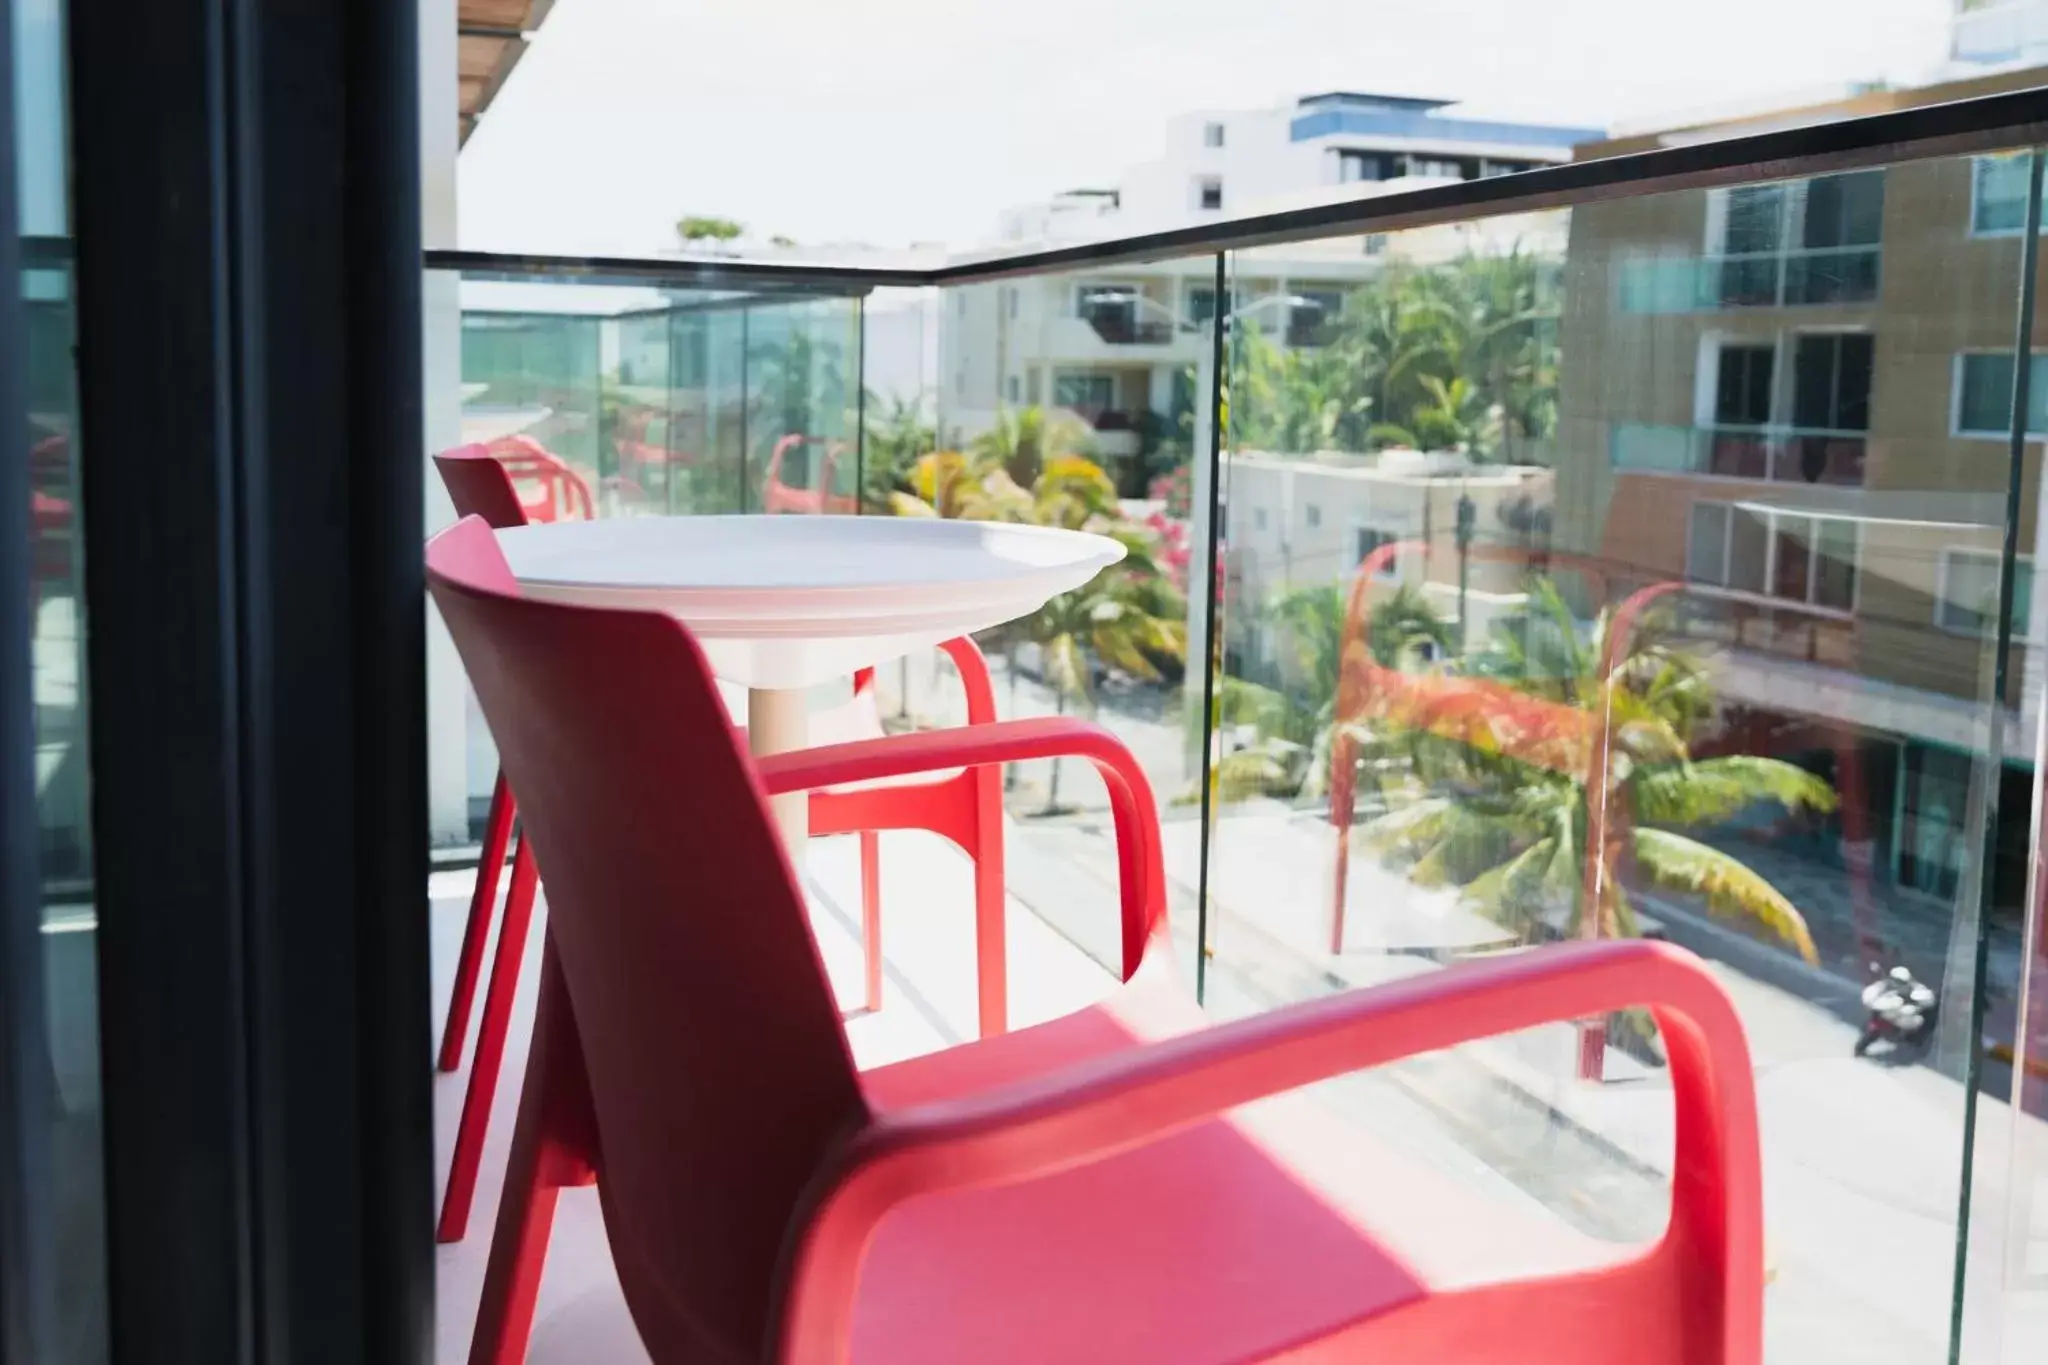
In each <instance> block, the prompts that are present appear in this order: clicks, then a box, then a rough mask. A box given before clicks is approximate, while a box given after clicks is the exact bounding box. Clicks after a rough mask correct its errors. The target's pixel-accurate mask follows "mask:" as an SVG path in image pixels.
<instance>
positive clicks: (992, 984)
mask: <svg viewBox="0 0 2048 1365" xmlns="http://www.w3.org/2000/svg"><path fill="white" fill-rule="evenodd" d="M991 776H992V774H991ZM987 786H988V790H987V791H986V792H984V793H983V794H982V801H983V805H984V807H985V811H986V813H985V814H984V815H983V816H982V818H981V819H979V820H977V821H976V838H975V847H974V849H973V861H974V976H975V983H976V987H977V994H978V1000H977V1004H978V1005H979V1013H980V1022H981V1036H982V1037H984V1038H993V1037H995V1036H996V1035H997V1034H999V1033H1003V1032H1006V1031H1008V1029H1009V1026H1010V1025H1009V1015H1010V1003H1009V995H1010V986H1009V974H1010V965H1009V964H1010V954H1009V930H1008V926H1007V924H1006V922H1005V919H1004V911H1005V905H1004V898H1003V820H1002V788H1001V787H1000V786H999V785H996V784H995V783H994V782H990V783H988V784H987Z"/></svg>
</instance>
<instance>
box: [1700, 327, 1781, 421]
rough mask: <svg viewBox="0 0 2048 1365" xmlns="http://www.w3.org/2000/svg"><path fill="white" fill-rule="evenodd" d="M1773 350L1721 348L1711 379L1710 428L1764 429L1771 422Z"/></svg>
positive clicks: (1744, 347) (1774, 353) (1774, 352)
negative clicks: (1712, 392)
mask: <svg viewBox="0 0 2048 1365" xmlns="http://www.w3.org/2000/svg"><path fill="white" fill-rule="evenodd" d="M1777 358H1778V351H1777V348H1776V347H1775V346H1723V347H1721V348H1720V351H1719V361H1718V363H1719V369H1718V371H1717V372H1716V375H1715V379H1714V425H1715V426H1717V427H1726V426H1742V427H1760V426H1766V425H1768V424H1769V422H1770V420H1771V372H1772V370H1773V369H1774V368H1775V366H1776V364H1777Z"/></svg>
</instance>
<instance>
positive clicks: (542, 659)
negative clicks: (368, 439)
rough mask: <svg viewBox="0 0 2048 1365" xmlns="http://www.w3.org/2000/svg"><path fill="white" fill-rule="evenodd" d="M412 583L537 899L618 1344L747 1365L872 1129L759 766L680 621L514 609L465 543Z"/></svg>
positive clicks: (463, 526)
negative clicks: (819, 1195) (808, 1202)
mask: <svg viewBox="0 0 2048 1365" xmlns="http://www.w3.org/2000/svg"><path fill="white" fill-rule="evenodd" d="M427 567H428V582H429V584H430V587H431V590H432V592H433V594H434V599H435V601H436V602H437V603H438V604H439V606H440V609H441V614H442V616H443V618H444V619H445V620H446V621H447V623H448V629H449V631H450V632H451V633H452V634H453V636H454V638H455V643H456V647H457V648H458V649H459V650H460V651H461V653H462V659H463V662H464V664H465V665H466V666H467V668H468V670H469V675H470V680H471V681H472V683H473V684H474V685H475V687H476V693H477V697H478V699H479V700H480V701H481V702H482V704H483V709H484V715H485V716H486V718H487V719H488V720H489V721H490V725H491V732H492V734H494V735H495V736H496V737H497V741H498V750H499V754H500V757H501V759H502V761H503V763H504V767H505V774H506V776H507V778H508V779H509V780H510V782H511V785H512V789H513V790H514V791H516V792H518V793H519V813H520V819H521V821H522V822H523V826H524V828H525V830H526V832H527V836H528V837H529V838H531V839H532V841H533V848H534V851H535V855H536V857H537V858H538V860H539V865H540V872H541V877H542V880H543V883H544V884H545V886H546V888H547V903H548V930H547V932H548V938H549V942H550V948H551V950H552V951H553V952H554V953H555V954H556V956H557V959H558V961H559V963H560V967H561V971H562V976H563V979H564V981H565V984H566V986H567V995H568V1002H569V1012H570V1014H571V1016H572V1017H573V1021H574V1029H575V1033H576V1036H577V1038H578V1039H579V1040H580V1056H581V1059H582V1065H583V1070H584V1073H585V1076H586V1077H587V1082H588V1089H589V1097H590V1101H591V1109H592V1112H593V1114H594V1116H595V1119H596V1151H595V1152H592V1153H587V1154H584V1155H585V1156H586V1157H587V1159H589V1160H590V1161H591V1164H592V1165H593V1166H594V1167H595V1168H596V1169H597V1171H598V1179H599V1184H600V1188H601V1190H602V1192H603V1199H604V1207H605V1224H606V1230H607V1233H608V1235H609V1237H610V1239H611V1244H612V1252H613V1259H614V1261H615V1263H616V1264H617V1267H618V1272H619V1279H620V1283H621V1285H622V1287H623V1288H624V1289H625V1291H626V1298H627V1303H628V1304H629V1306H630V1307H631V1308H632V1310H633V1316H634V1320H635V1323H636V1324H637V1325H638V1327H639V1328H640V1332H641V1335H642V1336H643V1337H644V1338H645V1339H646V1341H647V1343H648V1346H649V1348H650V1350H652V1352H653V1354H654V1356H655V1358H656V1359H675V1358H682V1359H706V1358H716V1359H726V1358H732V1359H752V1358H754V1357H755V1356H757V1355H758V1354H759V1352H760V1349H761V1343H762V1341H763V1340H765V1334H766V1331H767V1325H768V1313H769V1304H770V1295H771V1281H772V1278H773V1275H774V1271H775V1267H776V1264H777V1259H778V1256H779V1255H780V1253H781V1252H782V1250H783V1245H782V1244H783V1239H784V1237H785V1234H786V1231H787V1229H788V1227H789V1224H790V1221H791V1217H792V1214H793V1212H794V1210H795V1208H796V1205H797V1202H798V1199H799V1196H800V1194H801V1193H802V1192H803V1190H804V1187H805V1185H806V1182H807V1181H809V1180H810V1179H811V1178H812V1176H813V1175H814V1174H815V1173H816V1171H817V1169H818V1166H819V1164H820V1162H821V1161H822V1159H823V1158H824V1156H825V1154H826V1152H827V1149H828V1147H829V1145H830V1144H831V1143H832V1142H833V1141H834V1140H835V1139H836V1138H839V1137H841V1136H843V1135H844V1134H845V1133H847V1132H848V1131H850V1130H851V1129H852V1128H854V1127H857V1126H858V1125H859V1124H861V1123H863V1122H865V1121H866V1118H867V1110H866V1108H865V1105H864V1103H863V1101H862V1099H861V1095H860V1089H859V1085H858V1082H857V1081H856V1079H855V1075H854V1069H853V1062H852V1059H851V1057H850V1056H849V1055H848V1053H847V1049H846V1041H845V1036H844V1034H843V1033H842V1031H841V1028H840V1022H839V1014H838V1009H837V1007H836V1005H835V1003H834V1001H833V998H832V994H831V989H830V986H829V984H828V982H827V980H826V977H825V971H824V966H823V964H822V962H821V961H820V960H819V957H818V953H817V948H816V945H815V944H814V942H813V941H812V938H811V934H810V928H809V924H808V921H807V918H806V913H805V910H804V907H803V902H802V900H801V898H800V896H799V894H798V891H797V887H796V882H795V879H794V878H793V876H792V875H791V871H790V865H789V862H788V859H787V858H786V857H785V855H784V852H783V848H782V843H781V838H780V836H779V834H778V833H777V832H776V829H775V827H774V826H773V825H772V824H771V823H770V820H769V817H768V814H767V808H766V805H765V804H764V801H763V798H762V796H761V790H760V786H759V783H758V782H757V780H756V778H755V776H754V771H753V766H752V764H751V763H750V761H749V760H748V759H747V757H746V756H745V755H744V754H743V753H742V752H741V751H740V749H739V748H738V747H737V745H736V744H735V742H734V738H733V731H732V729H731V727H730V725H729V724H728V722H727V719H726V713H725V708H724V706H723V705H722V704H721V703H720V701H719V697H718V692H717V689H716V686H715V684H714V683H713V681H712V677H711V673H710V670H709V669H708V668H707V667H706V665H705V662H704V656H703V655H702V653H701V652H699V650H698V648H697V644H696V642H695V641H694V640H693V639H691V637H690V635H689V633H688V632H687V631H686V630H685V629H684V628H683V626H682V625H681V624H680V623H678V622H677V621H675V620H674V619H672V618H670V617H668V616H664V615H660V614H655V613H646V612H629V611H605V610H598V609H593V608H581V607H571V606H563V605H556V604H549V603H544V602H537V601H532V600H529V599H524V598H521V597H520V596H518V594H517V588H516V586H514V585H513V581H512V578H511V575H510V572H509V571H508V570H507V568H506V566H505V562H504V559H503V557H502V555H501V554H500V552H499V550H498V548H497V544H496V541H495V539H494V538H493V536H492V534H491V532H490V530H489V529H488V528H487V527H486V526H485V525H484V523H483V522H482V521H481V520H479V519H476V518H470V519H466V520H464V521H463V522H461V523H459V524H458V525H456V526H454V527H453V528H451V529H450V530H448V531H446V532H444V533H442V534H441V535H440V536H437V537H435V539H434V540H433V541H431V542H430V543H429V545H428V547H427ZM628 717H631V718H632V719H631V720H628V719H626V718H628ZM543 1046H545V1040H543V1039H540V1038H536V1039H535V1040H534V1047H535V1048H536V1049H539V1048H542V1047H543ZM664 1343H669V1344H668V1345H666V1346H664ZM714 1345H715V1349H713V1346H714Z"/></svg>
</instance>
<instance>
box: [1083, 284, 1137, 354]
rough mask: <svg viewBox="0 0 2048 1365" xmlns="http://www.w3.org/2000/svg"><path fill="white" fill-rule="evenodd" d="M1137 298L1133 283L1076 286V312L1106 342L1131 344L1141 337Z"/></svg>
mask: <svg viewBox="0 0 2048 1365" xmlns="http://www.w3.org/2000/svg"><path fill="white" fill-rule="evenodd" d="M1138 297H1139V296H1138V290H1137V288H1136V286H1134V285H1128V284H1101V283H1096V284H1082V285H1077V286H1076V287H1075V295H1074V314H1075V316H1076V317H1078V318H1080V319H1081V320H1082V321H1083V322H1085V323H1087V324H1088V325H1089V326H1090V327H1092V328H1093V329H1094V330H1095V334H1096V335H1097V336H1099V337H1101V338H1102V339H1103V340H1104V341H1107V342H1111V343H1113V344H1118V345H1129V344H1131V343H1132V342H1135V341H1137V340H1138V339H1139V327H1138Z"/></svg>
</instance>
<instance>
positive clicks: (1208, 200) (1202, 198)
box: [1195, 175, 1223, 209]
mask: <svg viewBox="0 0 2048 1365" xmlns="http://www.w3.org/2000/svg"><path fill="white" fill-rule="evenodd" d="M1195 207H1196V208H1198V209H1220V208H1222V207H1223V177H1222V176H1220V175H1205V176H1202V177H1200V178H1199V179H1197V180H1196V181H1195Z"/></svg>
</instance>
